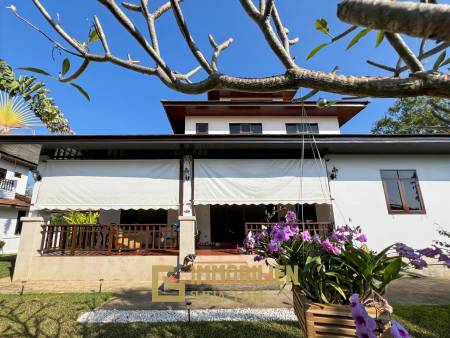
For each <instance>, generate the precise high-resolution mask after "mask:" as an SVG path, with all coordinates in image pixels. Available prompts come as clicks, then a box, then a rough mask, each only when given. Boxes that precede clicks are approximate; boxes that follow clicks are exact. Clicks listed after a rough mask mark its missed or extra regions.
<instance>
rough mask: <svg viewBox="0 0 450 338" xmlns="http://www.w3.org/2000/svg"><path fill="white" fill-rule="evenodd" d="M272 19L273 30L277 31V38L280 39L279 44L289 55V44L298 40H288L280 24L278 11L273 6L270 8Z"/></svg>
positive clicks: (284, 29) (285, 31)
mask: <svg viewBox="0 0 450 338" xmlns="http://www.w3.org/2000/svg"><path fill="white" fill-rule="evenodd" d="M272 19H273V23H274V25H275V28H276V30H277V33H278V36H279V37H280V40H281V43H282V44H283V46H284V49H285V51H286V53H288V54H289V55H290V52H289V46H290V45H291V44H295V43H297V42H298V38H296V39H293V40H289V37H288V35H287V30H286V28H285V27H284V25H283V23H282V22H281V18H280V14H279V13H278V9H277V7H276V6H273V8H272Z"/></svg>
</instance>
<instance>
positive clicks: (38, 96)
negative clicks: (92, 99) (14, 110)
mask: <svg viewBox="0 0 450 338" xmlns="http://www.w3.org/2000/svg"><path fill="white" fill-rule="evenodd" d="M0 90H2V91H5V92H7V93H8V94H10V95H11V96H17V95H19V96H22V97H23V99H24V100H25V102H26V103H27V104H28V105H29V106H30V109H31V110H32V111H33V112H34V114H35V115H36V117H37V118H38V119H40V120H41V121H42V122H43V123H44V124H45V125H46V126H47V128H48V130H49V131H51V132H53V133H60V134H73V131H72V130H71V129H70V126H69V122H68V121H67V119H66V118H65V117H64V114H63V113H62V112H61V111H60V109H59V107H58V106H56V105H55V102H54V100H53V99H52V98H51V97H49V96H48V95H47V94H48V92H49V91H48V89H46V88H45V84H44V83H42V82H38V81H37V79H36V78H35V77H34V76H22V75H21V76H19V78H16V75H15V74H14V72H13V70H12V69H11V67H10V66H9V65H8V64H7V63H6V62H5V61H4V60H1V59H0Z"/></svg>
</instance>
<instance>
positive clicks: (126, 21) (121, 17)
mask: <svg viewBox="0 0 450 338" xmlns="http://www.w3.org/2000/svg"><path fill="white" fill-rule="evenodd" d="M34 1H37V0H34ZM99 2H100V3H101V4H102V5H104V6H105V7H106V8H107V9H108V10H109V11H110V12H111V13H112V14H113V15H114V16H115V17H116V19H117V20H118V21H119V23H120V24H121V25H122V26H123V27H124V28H125V29H126V30H127V31H128V32H129V33H130V34H131V36H133V37H134V39H135V40H136V41H137V42H138V43H139V44H140V45H141V46H142V48H143V49H144V50H145V51H146V52H147V53H148V54H149V55H150V57H151V58H152V59H153V60H154V61H155V62H156V64H157V65H158V67H157V71H158V74H159V76H160V78H162V77H166V78H167V79H168V80H174V77H173V74H172V71H171V70H170V68H169V67H168V66H167V65H166V63H165V62H164V60H163V59H162V58H161V57H160V56H159V55H158V53H156V51H155V49H154V48H153V47H152V46H151V45H150V44H149V42H148V41H147V40H146V39H145V38H144V36H143V35H142V34H141V32H140V31H139V30H138V29H137V27H136V26H135V25H134V24H133V22H132V21H131V20H130V18H128V16H127V15H126V14H125V13H124V12H123V11H122V10H121V9H120V7H119V6H117V4H116V2H115V1H114V0H99ZM159 69H162V71H159Z"/></svg>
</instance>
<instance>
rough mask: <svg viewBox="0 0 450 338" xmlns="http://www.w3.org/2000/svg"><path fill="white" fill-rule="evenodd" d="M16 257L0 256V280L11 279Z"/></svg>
mask: <svg viewBox="0 0 450 338" xmlns="http://www.w3.org/2000/svg"><path fill="white" fill-rule="evenodd" d="M15 261H16V255H0V278H4V277H11V275H12V271H13V267H14V263H15Z"/></svg>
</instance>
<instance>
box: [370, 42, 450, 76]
mask: <svg viewBox="0 0 450 338" xmlns="http://www.w3.org/2000/svg"><path fill="white" fill-rule="evenodd" d="M448 47H450V43H448V42H442V43H440V44H439V45H437V46H436V47H434V48H432V49H430V50H428V51H426V52H424V53H422V55H419V57H418V59H419V60H420V61H422V60H425V59H427V58H429V57H431V56H433V55H436V54H437V53H439V52H442V51H443V50H445V49H447V48H448ZM399 61H400V62H399V63H397V66H396V67H395V68H394V67H389V66H386V65H383V64H380V63H377V62H374V61H370V60H368V61H367V63H369V64H370V65H372V66H375V67H378V68H381V69H385V70H387V71H390V72H394V76H399V75H400V74H401V73H403V72H404V71H405V70H408V69H409V68H408V66H403V67H401V61H402V59H401V58H400V59H399ZM392 69H393V70H392Z"/></svg>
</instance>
